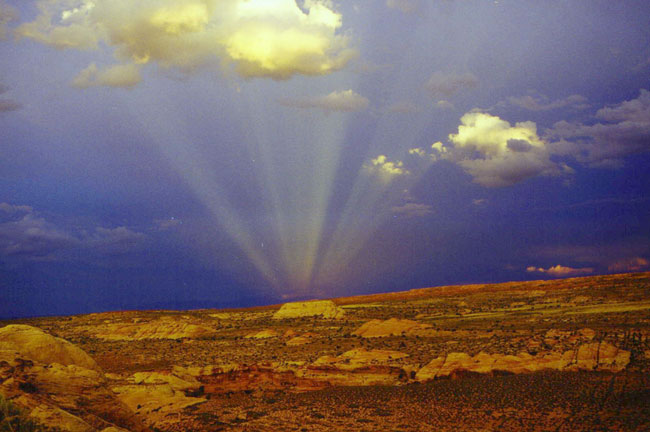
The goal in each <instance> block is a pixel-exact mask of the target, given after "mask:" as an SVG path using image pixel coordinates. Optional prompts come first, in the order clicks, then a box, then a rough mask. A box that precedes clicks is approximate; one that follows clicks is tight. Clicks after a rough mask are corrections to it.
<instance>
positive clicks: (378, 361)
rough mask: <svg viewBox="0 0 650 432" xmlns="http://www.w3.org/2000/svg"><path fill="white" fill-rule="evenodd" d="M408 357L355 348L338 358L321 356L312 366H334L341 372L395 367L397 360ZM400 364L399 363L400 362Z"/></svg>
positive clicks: (400, 354)
mask: <svg viewBox="0 0 650 432" xmlns="http://www.w3.org/2000/svg"><path fill="white" fill-rule="evenodd" d="M406 357H408V354H404V353H401V352H399V351H390V350H367V349H365V348H355V349H352V350H350V351H346V352H344V353H343V354H341V355H339V356H336V357H334V356H322V357H319V358H318V359H317V360H316V361H315V362H314V363H313V365H314V366H325V365H327V366H335V367H337V368H339V369H342V370H353V369H358V368H361V367H365V366H374V365H395V364H396V362H397V361H398V360H401V359H404V358H406ZM400 364H401V362H400Z"/></svg>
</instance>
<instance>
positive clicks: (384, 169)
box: [363, 155, 409, 184]
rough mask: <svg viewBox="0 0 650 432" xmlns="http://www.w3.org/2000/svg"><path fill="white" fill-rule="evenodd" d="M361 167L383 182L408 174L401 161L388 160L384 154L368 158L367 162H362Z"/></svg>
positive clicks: (386, 182)
mask: <svg viewBox="0 0 650 432" xmlns="http://www.w3.org/2000/svg"><path fill="white" fill-rule="evenodd" d="M363 168H364V169H365V171H366V172H367V173H369V174H371V175H374V176H377V178H378V179H379V180H380V181H381V182H382V183H384V184H388V183H390V182H391V181H392V180H394V179H395V178H397V177H400V176H404V175H408V174H409V172H408V170H407V169H406V168H404V163H403V162H402V161H395V162H392V161H389V160H388V158H387V157H386V155H379V156H377V157H376V158H374V159H372V160H370V162H369V163H366V164H364V166H363Z"/></svg>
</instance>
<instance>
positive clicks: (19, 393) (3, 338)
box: [0, 325, 148, 432]
mask: <svg viewBox="0 0 650 432" xmlns="http://www.w3.org/2000/svg"><path fill="white" fill-rule="evenodd" d="M7 327H8V328H7ZM7 327H4V328H2V329H0V393H2V394H3V395H5V396H6V397H7V398H9V399H11V400H12V401H13V402H14V403H15V404H16V405H17V406H19V407H21V408H22V409H24V410H26V411H27V412H29V415H30V416H31V417H32V418H34V419H35V420H36V421H38V422H40V423H42V424H44V425H45V426H48V427H56V428H58V430H63V431H69V432H96V431H102V430H104V429H106V428H110V427H115V428H118V430H120V428H121V429H126V430H129V431H133V432H144V431H146V430H148V429H147V428H146V427H145V426H144V424H143V421H142V419H141V418H139V417H137V416H136V415H135V413H134V412H133V411H132V410H130V409H129V408H128V407H127V406H126V405H124V404H123V403H121V402H120V401H119V400H118V399H117V397H116V396H115V394H114V393H113V392H112V391H111V390H110V389H109V388H108V387H107V385H106V378H105V377H104V374H103V373H102V372H101V370H100V368H99V367H98V366H97V364H96V363H95V362H94V360H93V359H92V358H90V356H88V355H87V354H86V353H85V352H84V351H83V350H81V349H80V348H78V347H76V346H74V345H73V344H71V343H69V342H68V341H65V340H63V339H60V338H56V337H54V336H51V335H49V334H47V333H45V332H43V331H42V330H40V329H38V328H35V327H30V326H23V325H21V326H7Z"/></svg>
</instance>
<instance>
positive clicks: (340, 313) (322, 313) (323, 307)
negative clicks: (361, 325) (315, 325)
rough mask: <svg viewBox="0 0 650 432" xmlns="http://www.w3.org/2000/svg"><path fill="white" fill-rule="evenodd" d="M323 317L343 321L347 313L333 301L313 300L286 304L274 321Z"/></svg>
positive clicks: (276, 314)
mask: <svg viewBox="0 0 650 432" xmlns="http://www.w3.org/2000/svg"><path fill="white" fill-rule="evenodd" d="M313 316H317V317H321V318H326V319H341V318H343V317H344V316H345V311H344V310H343V309H342V308H340V307H338V306H337V305H336V304H334V302H333V301H331V300H313V301H306V302H295V303H285V304H283V305H282V307H281V308H280V309H279V310H278V311H277V312H276V313H275V314H274V315H273V319H285V318H301V317H313Z"/></svg>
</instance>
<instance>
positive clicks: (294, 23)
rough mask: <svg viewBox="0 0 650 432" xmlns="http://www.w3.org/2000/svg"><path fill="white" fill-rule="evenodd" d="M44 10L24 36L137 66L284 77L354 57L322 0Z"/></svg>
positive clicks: (113, 0)
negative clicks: (104, 49) (105, 50)
mask: <svg viewBox="0 0 650 432" xmlns="http://www.w3.org/2000/svg"><path fill="white" fill-rule="evenodd" d="M38 8H39V11H40V13H39V15H38V16H37V17H36V19H35V20H33V21H32V22H28V23H24V24H22V25H20V26H19V27H18V28H17V29H16V34H17V35H18V36H20V37H26V38H30V39H33V40H35V41H37V42H40V43H43V44H47V45H50V46H53V47H56V48H59V49H75V50H97V49H99V48H100V46H101V45H102V44H105V45H107V46H108V47H110V49H112V51H113V54H114V56H115V58H116V59H117V60H118V61H119V62H121V63H131V64H133V65H135V64H139V65H144V64H148V63H155V64H157V65H158V66H160V67H161V68H165V69H169V68H173V69H177V70H180V71H183V72H193V71H196V70H198V69H201V68H204V67H220V68H226V69H228V68H229V66H231V65H232V66H233V67H234V70H235V71H236V72H237V73H238V74H239V75H240V76H242V77H245V78H255V77H268V78H272V79H275V80H285V79H288V78H290V77H292V76H294V75H326V74H329V73H331V72H334V71H337V70H340V69H342V68H343V67H345V66H346V65H347V63H348V62H349V61H350V60H351V59H352V58H354V57H355V56H356V51H355V50H354V49H353V48H351V47H350V41H349V37H348V36H347V35H345V34H344V33H341V32H340V28H341V26H342V16H341V14H340V13H337V12H336V11H334V10H333V9H332V8H331V7H330V6H329V2H327V1H322V0H308V1H305V2H304V4H303V6H302V8H301V7H299V6H298V5H297V4H296V2H295V1H294V0H275V1H268V0H163V1H160V0H156V1H153V0H144V1H137V2H135V1H131V0H92V1H91V0H81V1H76V2H70V1H67V0H53V1H44V0H41V1H39V2H38ZM107 73H108V72H107ZM95 82H96V85H108V86H111V85H116V86H118V87H119V86H122V85H121V83H122V81H120V80H114V79H103V80H102V79H98V80H97V81H95ZM129 82H133V79H131V80H130V81H129Z"/></svg>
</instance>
